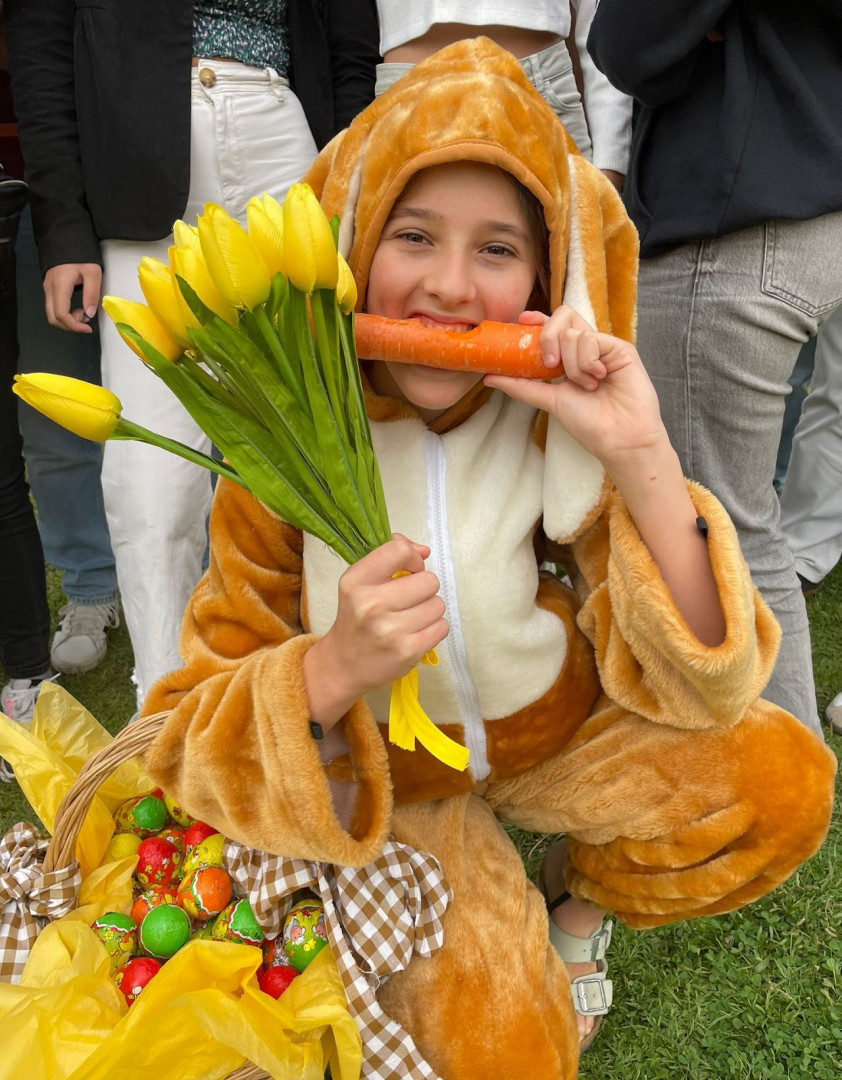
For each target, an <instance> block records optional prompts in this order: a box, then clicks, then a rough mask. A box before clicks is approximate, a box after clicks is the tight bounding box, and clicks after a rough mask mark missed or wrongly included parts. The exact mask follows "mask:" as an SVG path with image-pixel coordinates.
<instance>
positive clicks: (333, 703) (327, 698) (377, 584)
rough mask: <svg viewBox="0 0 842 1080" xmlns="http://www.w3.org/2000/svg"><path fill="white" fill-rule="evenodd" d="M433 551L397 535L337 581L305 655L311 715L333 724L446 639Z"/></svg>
mask: <svg viewBox="0 0 842 1080" xmlns="http://www.w3.org/2000/svg"><path fill="white" fill-rule="evenodd" d="M429 554H430V549H429V548H428V547H425V546H424V545H422V544H415V543H413V542H412V541H411V540H408V539H407V538H406V537H405V536H401V535H400V534H399V533H395V534H394V535H393V537H392V539H391V540H390V541H389V542H388V543H386V544H383V545H381V546H380V547H379V548H377V549H376V550H374V551H373V552H371V554H370V555H366V556H365V558H363V559H360V560H359V562H356V563H354V564H353V566H351V567H349V569H348V570H346V571H345V573H344V574H343V575H342V577H341V578H340V580H339V606H338V609H337V614H336V621H335V622H334V624H333V626H332V627H331V629H330V630H329V631H328V633H327V634H326V635H325V636H324V637H323V638H322V639H321V640H320V641H318V642H317V643H316V644H315V645H314V646H313V647H312V648H311V649H310V650H309V652H308V653H307V657H306V659H305V662H304V678H305V682H306V685H307V694H308V697H309V699H310V715H311V718H312V719H313V720H315V721H317V722H318V723H320V724H321V725H322V727H324V728H326V729H328V730H329V729H330V728H331V727H332V726H333V724H334V723H336V721H337V720H339V719H340V718H341V717H342V716H343V715H344V714H345V713H346V712H347V711H348V709H349V708H350V707H351V705H353V704H354V702H356V701H358V700H359V699H360V698H361V697H363V695H364V694H366V693H368V692H369V691H371V690H374V689H376V688H377V687H380V686H386V685H388V684H389V683H392V682H394V681H395V680H396V679H400V678H402V677H403V676H404V675H406V674H407V673H408V672H409V671H411V670H412V669H413V668H414V667H415V665H416V664H418V663H419V662H420V661H421V659H422V658H423V657H424V656H425V655H426V654H427V653H428V652H429V651H430V650H431V649H434V648H435V647H436V645H438V644H439V643H440V642H441V641H443V640H444V638H445V637H446V636H447V632H448V625H447V622H446V621H445V619H444V601H443V600H442V598H441V597H440V596H439V595H438V588H439V580H438V578H437V577H436V575H435V574H433V573H431V572H430V571H429V570H425V569H424V560H425V559H426V558H427V557H428V556H429Z"/></svg>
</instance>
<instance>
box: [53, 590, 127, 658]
mask: <svg viewBox="0 0 842 1080" xmlns="http://www.w3.org/2000/svg"><path fill="white" fill-rule="evenodd" d="M119 625H120V616H119V614H118V613H117V601H116V600H111V601H109V602H108V603H107V604H76V603H73V602H71V603H69V604H65V605H64V607H63V608H62V609H61V611H59V613H58V627H57V628H56V633H55V637H54V638H53V646H52V649H51V651H50V660H51V661H52V665H53V667H54V668H55V669H56V671H61V672H64V674H66V675H80V674H81V673H82V672H83V671H90V670H91V669H92V668H95V667H96V666H97V664H98V663H99V662H100V660H101V659H102V658H103V656H105V650H106V648H107V647H108V645H107V642H106V640H105V631H106V630H108V629H109V627H112V626H119Z"/></svg>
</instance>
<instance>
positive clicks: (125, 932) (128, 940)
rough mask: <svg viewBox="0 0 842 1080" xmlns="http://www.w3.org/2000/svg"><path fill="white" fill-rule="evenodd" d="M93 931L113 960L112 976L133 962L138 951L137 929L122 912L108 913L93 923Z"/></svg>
mask: <svg viewBox="0 0 842 1080" xmlns="http://www.w3.org/2000/svg"><path fill="white" fill-rule="evenodd" d="M91 930H93V932H94V933H95V934H96V936H97V937H98V938H99V940H100V941H101V942H102V944H103V946H104V947H105V950H106V952H107V953H108V956H109V958H110V960H111V974H112V975H114V974H116V972H117V971H119V970H120V968H122V967H125V965H126V964H127V963H128V962H129V960H131V958H132V955H133V953H135V952H136V951H137V927H136V926H135V924H134V922H133V921H132V919H130V918H129V916H128V915H124V914H123V913H122V911H106V912H105V914H104V915H100V916H99V918H98V919H94V921H93V922H92V923H91Z"/></svg>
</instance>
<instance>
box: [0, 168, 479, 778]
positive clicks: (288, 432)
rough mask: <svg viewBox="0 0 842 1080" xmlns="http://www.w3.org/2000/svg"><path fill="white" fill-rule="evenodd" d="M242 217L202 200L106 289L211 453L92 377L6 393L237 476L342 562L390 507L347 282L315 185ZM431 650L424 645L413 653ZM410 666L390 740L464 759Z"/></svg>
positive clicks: (21, 384)
mask: <svg viewBox="0 0 842 1080" xmlns="http://www.w3.org/2000/svg"><path fill="white" fill-rule="evenodd" d="M247 225H248V230H247V231H246V230H245V229H243V228H242V226H241V225H239V224H238V223H237V222H236V221H235V220H234V219H233V218H231V217H230V216H229V214H228V213H227V212H226V211H225V210H223V209H222V208H221V207H219V206H216V205H213V204H208V205H207V206H206V207H205V210H204V214H202V215H201V216H200V217H199V219H198V223H197V226H195V227H194V226H190V225H188V224H186V223H185V222H183V221H178V222H176V223H175V226H174V228H173V239H174V241H175V243H174V245H173V246H172V247H171V248H170V250H169V264H167V263H164V262H161V261H160V260H157V259H150V258H144V259H143V260H141V263H140V267H139V271H138V276H139V279H140V285H141V289H142V292H143V295H144V297H145V299H146V301H147V303H146V304H141V303H137V302H135V301H131V300H122V299H118V298H116V297H109V296H107V297H105V298H104V299H103V307H104V308H105V310H106V312H107V313H108V314H109V315H110V317H111V318H112V319H113V321H114V323H115V324H116V326H117V329H118V330H119V332H120V334H121V336H122V337H123V339H124V340H125V341H126V343H127V344H128V345H129V347H130V348H131V349H132V350H133V351H134V352H135V353H136V354H137V355H138V356H139V357H140V358H141V359H142V360H143V361H144V363H146V364H147V365H148V367H150V368H151V369H152V370H153V371H154V372H155V374H156V375H157V376H158V377H159V378H160V379H162V380H163V381H164V382H165V383H166V384H167V386H168V387H169V388H170V389H171V390H172V392H173V393H174V394H175V395H176V396H177V397H178V398H179V400H180V401H181V402H182V404H183V405H184V406H185V408H186V409H187V411H188V412H189V413H190V415H191V416H192V417H193V419H194V420H195V421H196V423H197V424H198V425H199V427H200V428H202V430H203V431H204V432H205V434H206V435H208V437H209V438H210V439H211V440H212V442H213V443H214V444H215V445H216V446H217V447H219V449H220V450H221V451H222V453H223V455H224V460H223V461H218V460H217V459H215V458H213V457H210V456H208V455H205V454H202V453H200V452H198V451H196V450H193V449H192V448H190V447H188V446H185V445H184V444H182V443H179V442H176V441H175V440H172V439H168V438H166V437H164V436H162V435H159V434H157V433H156V432H152V431H149V430H148V429H146V428H142V427H140V425H138V424H134V423H133V422H132V421H130V420H128V419H126V418H125V417H123V415H122V407H121V404H120V402H119V400H118V399H117V398H116V397H115V396H114V394H112V393H111V392H110V391H109V390H107V389H105V388H104V387H100V386H94V385H92V384H89V383H84V382H80V381H79V380H75V379H67V378H64V377H61V376H56V375H47V374H34V375H18V376H16V379H15V386H14V390H15V392H16V393H17V394H18V395H19V396H20V397H21V398H23V400H24V401H27V402H28V403H29V404H30V405H32V406H34V407H35V408H37V409H39V410H40V411H41V412H43V413H45V414H46V415H47V416H50V417H51V418H52V419H53V420H55V421H56V422H57V423H60V424H62V425H63V426H64V427H67V428H69V429H70V430H71V431H74V432H75V433H76V434H77V435H81V436H82V437H83V438H88V439H94V440H96V441H105V440H106V439H109V438H113V439H135V440H140V441H143V442H147V443H150V444H152V445H154V446H159V447H162V448H163V449H166V450H170V451H171V452H173V453H175V454H178V455H179V456H181V457H184V458H186V459H188V460H190V461H194V462H196V463H198V464H200V465H204V466H205V467H206V468H208V469H211V470H213V471H214V472H216V473H218V474H220V475H221V476H225V477H227V478H228V479H229V480H233V481H234V482H236V483H238V484H241V485H242V486H243V487H245V488H246V489H247V490H249V491H251V492H252V493H253V494H254V495H255V496H256V497H257V498H258V499H260V501H261V502H263V503H264V504H265V505H266V506H268V507H269V508H270V509H271V510H273V511H275V513H277V514H278V515H279V516H280V517H281V518H282V519H283V520H284V521H287V522H289V524H291V525H293V526H295V527H296V528H299V529H302V530H304V531H306V532H308V533H311V534H312V535H313V536H316V537H318V538H319V539H321V540H323V541H324V542H325V543H326V544H328V545H329V546H330V547H331V548H333V550H334V551H336V552H337V554H339V555H340V556H341V558H343V559H344V560H345V561H346V562H348V563H352V562H355V561H356V560H357V559H360V558H362V557H363V556H364V555H367V554H368V553H369V552H371V551H373V550H374V549H375V548H376V547H378V546H380V545H381V544H384V543H386V542H387V541H388V540H389V538H390V536H391V530H390V528H389V519H388V515H387V512H386V504H385V499H384V496H383V488H382V485H381V481H380V472H379V469H378V466H377V460H376V458H375V456H374V450H373V447H372V443H371V432H370V430H369V424H368V417H367V414H366V410H365V403H364V399H363V391H362V386H361V383H360V373H359V367H358V364H357V354H356V347H355V343H354V323H353V319H354V316H353V310H354V305H355V303H356V299H357V294H356V285H355V283H354V279H353V276H352V274H351V271H350V269H349V268H348V265H347V263H346V262H345V260H344V259H343V258H342V256H341V255H340V254H339V253H338V251H337V242H336V238H337V235H338V227H339V220H338V218H334V219H333V221H328V219H327V217H326V216H325V214H324V212H323V210H322V208H321V206H320V205H319V203H318V200H317V199H316V197H315V195H314V193H313V191H312V189H311V188H310V187H309V186H308V185H306V184H294V185H293V186H292V187H291V188H290V190H289V193H288V194H287V197H286V199H285V200H284V203H283V205H280V204H279V203H278V202H277V201H276V200H275V199H273V198H272V197H271V196H270V195H266V194H264V195H263V196H261V197H256V198H254V199H252V200H251V201H250V202H249V204H248V207H247ZM425 662H428V663H435V662H436V658H435V654H430V655H429V656H428V657H425ZM417 685H418V682H417V672H416V671H414V670H413V671H412V672H410V673H409V674H408V675H407V676H405V677H404V678H403V679H401V680H398V682H396V683H395V685H394V686H393V688H392V705H391V709H390V721H389V737H390V739H391V740H392V741H393V742H395V743H396V744H397V745H399V746H402V747H404V748H405V749H409V750H411V749H414V748H415V740H416V738H417V739H418V740H419V741H420V742H421V743H422V745H424V746H426V747H427V748H428V749H429V750H430V752H431V753H433V754H435V756H436V757H438V758H440V759H441V760H442V761H445V762H446V763H447V764H449V765H452V766H453V767H454V768H459V769H464V768H466V767H467V764H468V751H467V750H466V748H465V747H463V746H460V745H459V744H458V743H455V742H453V741H452V740H450V739H448V738H447V737H446V736H444V735H443V734H442V732H441V731H439V729H438V728H437V727H436V726H435V725H434V724H433V723H432V721H430V719H429V718H428V717H427V716H426V714H425V713H424V711H423V710H422V709H421V707H420V705H419V703H418V696H417Z"/></svg>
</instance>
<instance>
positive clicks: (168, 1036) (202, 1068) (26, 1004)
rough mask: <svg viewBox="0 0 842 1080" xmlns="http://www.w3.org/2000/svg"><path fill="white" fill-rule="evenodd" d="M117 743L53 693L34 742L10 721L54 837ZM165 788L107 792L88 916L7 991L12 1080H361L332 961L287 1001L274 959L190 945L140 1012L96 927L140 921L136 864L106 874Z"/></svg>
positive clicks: (317, 965) (110, 785)
mask: <svg viewBox="0 0 842 1080" xmlns="http://www.w3.org/2000/svg"><path fill="white" fill-rule="evenodd" d="M110 741H111V736H110V735H109V734H108V732H107V731H105V729H104V728H102V727H101V726H100V725H99V724H98V723H97V722H96V721H95V720H94V718H93V717H92V716H91V714H90V713H89V712H88V711H87V710H86V709H84V707H83V706H81V705H80V704H79V702H77V701H75V700H74V699H73V698H72V697H71V696H70V695H69V694H68V693H67V692H66V691H65V690H63V689H62V688H61V687H59V686H55V685H53V684H45V685H44V687H43V688H42V690H41V694H40V696H39V699H38V702H37V704H36V710H35V717H34V720H33V724H32V728H31V730H27V729H26V728H23V727H21V726H20V725H19V724H16V723H14V722H13V721H11V720H9V719H8V718H7V717H4V716H3V715H2V714H0V756H2V757H4V758H6V759H7V760H9V761H10V762H11V763H12V766H13V767H14V770H15V776H16V778H17V779H18V782H19V783H20V785H21V788H22V789H23V791H24V793H25V795H26V797H27V798H28V799H29V802H30V804H31V805H32V808H33V810H34V811H35V812H36V813H37V814H38V817H39V818H40V819H41V821H42V822H43V823H44V825H45V826H46V827H47V828H48V829H50V830H51V831H52V829H53V828H54V826H55V817H56V811H57V810H58V806H59V803H60V802H61V799H62V798H63V797H64V795H65V793H66V792H67V791H68V790H69V789H70V787H71V786H72V785H73V783H74V782H75V780H76V778H77V776H78V774H79V771H80V769H81V767H82V765H83V764H84V762H85V761H86V760H87V759H88V758H89V757H90V756H91V755H92V754H94V753H96V752H97V751H98V750H100V749H102V748H103V747H105V746H107V745H108V744H109V742H110ZM153 787H154V785H153V783H152V782H151V780H150V779H149V777H148V776H147V774H146V773H145V772H144V770H143V768H142V766H141V765H140V763H139V762H136V761H129V762H126V763H125V764H124V765H122V766H120V768H119V769H117V770H116V771H115V772H114V773H112V774H111V776H110V777H109V778H108V779H107V780H106V781H105V782H104V783H103V784H102V786H101V787H100V788H99V789H98V790H97V795H96V797H95V799H94V801H93V804H92V806H91V810H90V812H89V813H88V815H87V818H86V820H85V822H84V825H83V827H82V829H81V831H80V836H79V841H78V843H77V857H78V858H79V861H80V864H81V867H82V874H83V880H82V885H81V888H80V891H79V896H78V904H77V907H76V908H75V909H74V910H73V911H71V912H69V913H68V914H67V915H65V916H64V917H63V918H61V919H58V920H56V921H55V922H52V923H49V924H48V925H47V926H46V927H45V928H44V929H43V930H42V931H41V933H40V934H39V936H38V938H37V940H36V942H35V944H34V946H33V948H32V951H31V953H30V955H29V959H28V961H27V963H26V967H25V969H24V972H23V976H22V977H21V980H20V982H19V984H18V985H11V984H9V983H0V1047H2V1052H0V1080H21V1078H22V1077H26V1080H136V1078H137V1077H139V1076H146V1075H149V1076H153V1077H154V1080H184V1078H185V1077H186V1076H188V1075H189V1076H192V1077H201V1078H202V1080H223V1078H224V1077H226V1076H228V1075H229V1073H231V1072H233V1071H234V1070H236V1069H238V1068H239V1067H240V1066H242V1065H244V1064H245V1063H246V1062H250V1063H251V1064H253V1065H256V1066H257V1067H258V1068H260V1069H262V1070H263V1071H264V1072H266V1073H268V1074H269V1076H271V1077H273V1078H275V1080H322V1078H323V1076H324V1072H325V1069H326V1068H327V1067H328V1065H330V1068H331V1072H332V1075H333V1077H334V1080H357V1078H358V1077H359V1075H360V1068H361V1064H362V1046H361V1040H360V1035H359V1033H358V1031H357V1027H356V1025H355V1023H354V1020H353V1018H352V1016H351V1014H350V1013H349V1011H348V1007H347V1004H346V1000H345V994H344V992H343V989H342V981H341V978H340V975H339V971H338V969H337V966H336V962H335V960H334V959H333V957H332V955H331V954H330V952H329V950H328V949H323V950H322V952H321V953H319V955H318V956H317V957H316V958H315V960H314V961H313V962H312V963H311V964H310V965H309V967H308V968H307V969H306V970H305V971H304V972H303V973H302V974H301V975H300V976H299V977H298V978H296V979H294V980H293V982H292V983H291V985H290V986H289V988H288V989H287V990H286V991H285V993H284V994H283V995H282V997H281V998H280V999H279V1000H277V1001H276V1000H275V999H274V998H272V997H270V996H269V995H268V994H265V993H263V991H262V990H260V988H259V986H258V983H257V973H258V971H259V969H260V964H261V961H262V954H261V951H260V950H259V949H257V948H254V947H252V946H246V945H238V944H234V943H231V942H224V941H207V940H194V941H190V942H188V944H187V945H186V946H184V948H183V949H181V950H179V952H178V953H176V955H175V956H174V957H172V959H170V960H168V961H167V962H166V963H165V964H164V966H163V968H162V969H161V971H160V972H159V973H158V974H157V975H156V976H155V978H154V979H153V980H152V981H151V982H150V983H149V985H148V986H147V987H146V988H145V989H144V990H143V992H142V994H141V995H140V996H139V998H138V999H137V1001H135V1003H134V1004H133V1005H132V1006H131V1008H129V1006H128V1005H126V1002H125V999H124V998H123V995H122V994H121V993H120V991H119V990H118V989H117V987H116V986H115V984H114V983H113V982H112V980H111V978H110V977H109V958H108V954H107V953H106V951H105V949H104V948H103V947H102V944H101V943H100V942H99V941H98V939H97V938H96V936H95V935H94V933H93V931H92V930H91V929H90V923H91V922H93V920H94V919H95V918H96V917H97V916H99V915H101V914H103V913H104V912H106V911H123V912H125V913H128V912H129V910H130V907H131V902H132V872H133V870H134V867H135V859H134V857H131V856H130V857H127V858H123V859H119V860H116V861H112V862H105V861H103V860H104V858H105V852H106V849H107V846H108V842H109V840H110V838H111V835H112V833H113V831H114V823H113V821H112V817H111V814H112V813H113V811H114V810H115V809H116V808H117V806H119V804H120V803H122V802H123V801H125V800H126V799H128V798H131V797H132V796H133V795H137V794H140V793H142V792H146V791H150V790H152V788H153Z"/></svg>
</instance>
